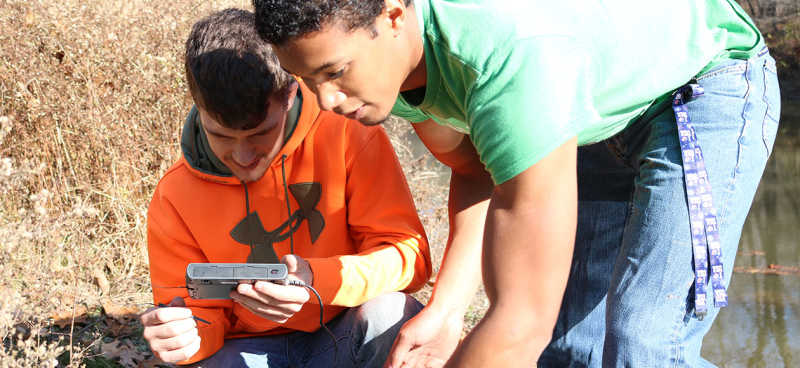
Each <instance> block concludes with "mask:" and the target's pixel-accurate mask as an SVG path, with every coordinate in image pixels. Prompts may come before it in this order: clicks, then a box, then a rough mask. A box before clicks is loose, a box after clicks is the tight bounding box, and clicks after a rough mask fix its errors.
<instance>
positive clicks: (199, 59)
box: [185, 8, 293, 130]
mask: <svg viewBox="0 0 800 368" xmlns="http://www.w3.org/2000/svg"><path fill="white" fill-rule="evenodd" d="M185 67H186V80H187V83H188V85H189V91H190V92H191V94H192V98H193V99H194V102H195V103H196V104H197V105H198V106H200V107H202V108H203V109H204V110H206V111H207V112H208V113H209V114H211V116H212V117H213V118H215V119H216V120H217V121H218V122H219V123H220V124H222V125H224V126H225V127H227V128H231V129H242V130H247V129H253V128H255V127H256V126H258V125H259V124H261V122H263V121H264V119H265V118H266V115H267V109H268V107H269V98H270V97H271V96H272V95H273V94H274V93H287V92H288V90H289V87H290V86H291V84H292V83H293V79H292V77H291V76H290V75H289V74H288V73H286V71H284V70H283V69H281V67H280V64H279V62H278V58H277V57H276V56H275V54H273V52H272V48H271V47H270V45H269V44H268V43H267V42H265V41H264V40H262V39H261V38H260V37H258V34H257V33H256V28H255V15H254V14H253V13H252V12H249V11H246V10H241V9H233V8H231V9H225V10H222V11H220V12H217V13H214V14H211V15H209V16H208V17H205V18H203V19H202V20H200V21H198V22H197V23H195V24H194V26H192V31H191V32H190V33H189V38H188V39H187V40H186V56H185Z"/></svg>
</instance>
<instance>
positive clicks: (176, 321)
mask: <svg viewBox="0 0 800 368" xmlns="http://www.w3.org/2000/svg"><path fill="white" fill-rule="evenodd" d="M185 305H186V304H184V303H183V299H181V298H178V297H176V298H175V299H173V300H172V302H170V303H169V306H167V307H162V308H153V309H149V310H147V311H146V312H144V313H143V314H142V315H141V317H140V319H141V321H142V325H144V332H143V333H142V335H144V338H145V340H147V343H148V344H150V350H152V351H153V353H154V354H155V355H156V356H157V357H158V358H159V359H161V360H163V361H165V362H167V363H174V362H179V361H181V360H186V359H189V358H190V357H191V356H192V355H194V354H195V353H197V351H198V350H200V335H198V334H197V322H195V320H194V319H193V318H192V310H191V309H189V308H182V307H183V306H185Z"/></svg>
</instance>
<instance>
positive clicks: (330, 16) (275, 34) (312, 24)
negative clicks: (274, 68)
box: [253, 0, 412, 45]
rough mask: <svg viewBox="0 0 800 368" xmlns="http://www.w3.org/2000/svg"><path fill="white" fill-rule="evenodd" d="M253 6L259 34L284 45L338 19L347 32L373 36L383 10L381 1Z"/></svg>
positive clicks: (260, 1)
mask: <svg viewBox="0 0 800 368" xmlns="http://www.w3.org/2000/svg"><path fill="white" fill-rule="evenodd" d="M411 1H412V0H405V4H406V5H409V4H411ZM253 7H254V8H255V10H256V28H257V29H258V34H259V35H261V37H262V38H264V39H265V40H266V41H267V42H269V43H271V44H274V45H283V44H285V43H286V42H287V41H289V40H291V39H294V38H296V37H300V36H303V35H306V34H308V33H311V32H316V31H319V30H320V29H321V28H322V27H323V26H325V25H327V24H328V23H330V22H332V21H341V22H342V24H343V25H344V26H345V27H347V30H348V31H351V30H354V29H357V28H365V29H368V30H371V31H372V32H373V35H376V33H375V29H374V24H375V18H377V17H378V15H380V14H381V12H382V11H383V7H384V0H253Z"/></svg>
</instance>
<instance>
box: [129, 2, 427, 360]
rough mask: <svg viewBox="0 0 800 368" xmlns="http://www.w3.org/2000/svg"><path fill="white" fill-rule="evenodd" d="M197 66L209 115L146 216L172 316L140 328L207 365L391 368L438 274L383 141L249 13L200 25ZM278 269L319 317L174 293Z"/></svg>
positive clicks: (155, 312)
mask: <svg viewBox="0 0 800 368" xmlns="http://www.w3.org/2000/svg"><path fill="white" fill-rule="evenodd" d="M185 62H186V77H187V82H188V85H189V89H190V91H191V95H192V98H193V99H194V102H195V104H196V108H193V109H192V111H191V112H190V114H189V116H188V117H187V119H186V122H185V124H184V127H183V133H182V137H181V149H182V152H183V155H182V157H181V158H180V160H178V162H176V163H175V164H174V165H173V166H172V167H171V168H170V169H169V170H168V171H167V173H166V174H165V175H164V177H163V178H162V179H161V181H160V182H159V184H158V187H157V188H156V191H155V193H154V195H153V199H152V202H151V204H150V209H149V213H148V249H149V257H150V274H151V281H152V286H153V297H154V300H155V303H156V304H157V305H169V307H163V308H157V309H152V310H150V311H148V312H146V313H144V314H143V315H142V317H141V319H142V323H143V325H144V337H145V338H146V339H147V341H148V343H149V344H150V347H151V349H152V350H153V352H154V353H155V354H156V355H158V356H159V357H160V358H161V359H163V360H165V361H168V362H177V363H179V364H193V365H194V366H210V367H216V366H224V367H234V366H236V367H240V366H241V367H250V366H259V367H265V366H268V367H287V366H304V367H317V366H319V367H334V366H335V367H351V366H352V367H379V366H381V365H382V364H383V362H384V360H385V358H386V355H387V354H388V351H389V349H390V348H391V345H392V342H393V340H394V338H395V335H396V333H397V331H398V329H399V328H400V326H402V324H403V323H404V322H405V321H407V320H408V319H409V318H411V317H412V316H413V315H414V314H416V313H417V312H418V311H419V310H420V309H421V305H420V304H419V302H417V301H416V300H414V298H413V297H411V296H408V295H406V294H404V293H399V292H397V291H406V292H410V291H414V290H417V289H419V288H420V287H421V286H422V285H423V284H424V283H425V282H426V281H427V279H428V277H429V276H430V272H431V262H430V255H429V250H428V243H427V239H426V238H425V235H424V231H423V228H422V225H421V224H420V222H419V218H418V217H417V215H416V211H415V208H414V204H413V201H412V199H411V196H410V193H409V191H408V188H407V186H406V184H405V180H404V178H403V173H402V171H401V168H400V165H399V163H398V162H397V158H396V157H395V155H394V151H393V149H392V146H391V144H390V143H389V140H388V138H387V136H386V134H385V132H384V131H383V130H382V129H381V128H380V127H366V126H363V125H361V124H359V123H357V122H354V121H349V120H347V119H345V118H343V117H341V116H338V115H335V114H333V113H330V112H326V111H320V109H319V107H318V105H317V99H316V97H315V96H314V95H313V94H312V93H311V92H310V91H309V90H308V89H307V87H306V86H305V85H303V83H302V82H301V81H300V82H298V81H296V80H295V79H293V78H292V77H291V76H290V75H288V74H287V73H285V72H284V71H283V70H282V69H281V68H280V66H279V64H278V61H277V58H276V57H275V56H274V55H273V54H272V51H271V49H270V47H269V45H267V44H266V43H265V42H263V41H262V40H261V39H260V38H259V37H258V35H257V33H256V30H255V26H254V17H253V14H252V13H250V12H247V11H244V10H238V9H228V10H224V11H222V12H219V13H215V14H213V15H211V16H209V17H207V18H205V19H203V20H201V21H199V22H198V23H196V24H195V25H194V27H193V28H192V32H191V34H190V36H189V39H188V40H187V42H186V60H185ZM378 173H380V174H379V175H378ZM279 256H282V258H280V262H282V263H284V264H286V265H287V268H288V271H289V279H294V280H300V281H302V282H303V283H305V284H307V285H312V286H313V287H314V288H315V289H316V290H317V291H318V292H319V294H320V295H321V300H322V304H323V307H324V313H323V315H322V318H321V316H320V306H319V304H318V302H317V299H316V298H310V294H309V292H308V291H307V290H306V289H305V288H303V287H300V286H292V285H284V284H277V283H271V282H266V281H258V282H255V283H254V284H246V283H243V284H240V285H239V286H238V287H237V288H236V289H235V291H233V292H231V295H230V296H231V299H224V300H195V299H191V298H189V297H188V295H187V291H186V290H185V289H181V288H175V287H176V286H181V285H184V282H185V270H186V267H187V265H188V264H189V263H204V262H220V263H275V262H278V257H279ZM198 318H199V319H198ZM321 319H322V321H324V322H325V323H326V325H327V327H328V328H329V329H330V330H331V331H332V333H333V335H335V340H336V342H334V341H333V340H332V339H331V338H330V337H329V336H328V335H327V334H326V332H325V331H323V330H322V329H321V327H320V323H321V321H320V320H321ZM196 320H197V321H201V322H196ZM206 322H208V323H206Z"/></svg>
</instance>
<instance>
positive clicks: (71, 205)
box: [0, 0, 476, 367]
mask: <svg viewBox="0 0 800 368" xmlns="http://www.w3.org/2000/svg"><path fill="white" fill-rule="evenodd" d="M249 4H250V2H249V0H240V1H204V2H196V1H189V0H178V1H171V2H158V1H143V0H131V1H127V2H117V1H101V0H90V1H78V0H65V1H42V0H33V1H30V0H0V190H2V192H3V193H4V195H3V197H2V200H0V239H3V243H2V247H1V248H0V295H2V296H3V298H2V299H0V338H2V341H3V345H2V349H0V367H16V366H20V367H46V366H51V367H52V366H67V365H70V366H84V365H88V366H126V367H131V366H137V365H140V366H152V365H153V364H155V363H156V361H155V360H152V359H148V358H149V357H150V355H149V352H148V351H147V348H146V345H145V344H143V341H142V339H141V326H139V325H138V321H137V320H136V314H137V313H139V312H140V311H142V310H144V309H145V308H147V303H149V302H150V301H151V294H150V285H149V277H148V268H147V257H146V239H145V238H146V237H145V234H146V228H145V226H146V209H147V204H148V202H149V200H150V196H151V194H152V191H153V189H154V188H155V185H156V183H157V180H158V179H159V178H160V176H161V174H162V173H163V172H164V171H165V169H166V168H167V167H168V166H169V165H170V164H171V163H172V162H173V161H174V160H175V159H176V158H177V157H178V142H177V139H178V137H179V131H180V128H181V125H182V122H183V118H184V116H185V114H186V112H187V111H188V108H189V106H190V105H191V100H190V98H189V96H188V94H187V93H186V88H185V85H184V81H183V73H182V52H183V42H184V40H185V37H186V36H187V34H188V31H189V28H190V26H191V24H192V23H193V22H194V21H195V20H197V19H198V18H199V17H201V16H202V15H205V14H208V13H209V12H211V11H213V10H217V9H222V8H225V7H228V6H237V7H242V8H249V7H250V5H249ZM387 130H389V131H390V134H391V135H392V137H393V143H394V144H395V146H396V147H397V150H398V153H399V155H400V157H401V159H402V161H403V163H404V166H405V169H406V175H407V177H408V179H409V182H410V184H411V186H412V191H413V192H414V193H415V196H416V200H417V203H418V207H419V210H420V213H421V216H422V218H423V222H424V223H425V226H426V229H427V230H428V233H429V236H430V238H431V241H432V245H433V247H434V256H435V257H436V262H435V263H437V264H438V262H439V260H440V258H441V252H442V247H443V245H444V242H445V240H446V237H447V223H446V210H445V206H444V204H445V201H446V195H447V193H446V192H447V189H446V187H445V186H444V185H443V182H442V181H441V180H439V181H438V182H435V183H434V184H432V181H431V180H429V179H430V178H432V177H436V176H438V175H440V174H439V173H440V172H441V171H440V170H441V168H440V167H436V166H435V165H436V164H435V163H434V162H433V160H432V159H431V158H430V156H429V155H427V153H424V152H422V151H420V150H416V149H415V148H414V146H413V145H412V144H411V143H410V141H409V140H407V139H406V138H407V137H409V136H413V135H412V134H410V133H409V128H408V125H407V124H405V123H402V122H392V123H390V124H388V125H387ZM423 198H424V201H423V200H422V199H423ZM429 290H430V288H427V289H426V290H423V291H422V292H420V293H419V294H418V295H419V297H420V298H421V299H426V298H427V295H428V292H429ZM472 319H473V320H474V319H476V318H474V317H473V318H472Z"/></svg>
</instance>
